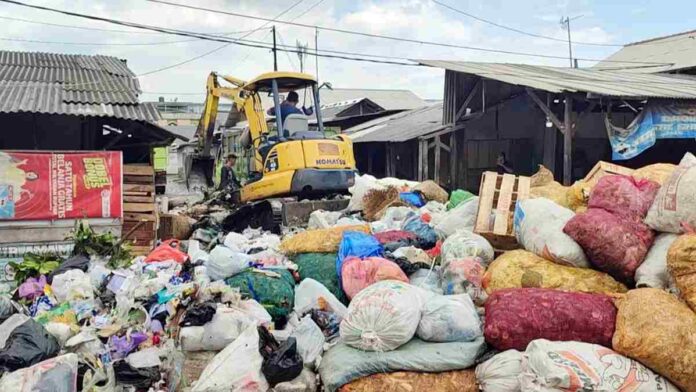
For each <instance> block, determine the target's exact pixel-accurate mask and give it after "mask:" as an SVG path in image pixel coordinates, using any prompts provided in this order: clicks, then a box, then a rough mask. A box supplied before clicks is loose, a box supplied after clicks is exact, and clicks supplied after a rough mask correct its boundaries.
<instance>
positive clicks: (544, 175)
mask: <svg viewBox="0 0 696 392" xmlns="http://www.w3.org/2000/svg"><path fill="white" fill-rule="evenodd" d="M552 182H554V180H553V173H552V172H551V170H549V169H547V168H546V167H545V166H544V165H539V170H538V171H537V172H536V173H534V174H532V176H531V177H529V186H531V187H532V188H533V187H537V186H544V185H548V184H550V183H552ZM559 185H560V184H559Z"/></svg>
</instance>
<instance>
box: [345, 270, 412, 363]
mask: <svg viewBox="0 0 696 392" xmlns="http://www.w3.org/2000/svg"><path fill="white" fill-rule="evenodd" d="M421 307H422V297H421V293H420V290H418V288H417V287H414V286H411V285H410V284H407V283H404V282H400V281H396V280H383V281H380V282H377V283H375V284H373V285H371V286H368V287H367V288H365V289H363V290H362V291H360V292H359V293H358V294H357V295H356V296H355V298H353V300H352V301H351V303H350V306H348V314H347V315H346V317H345V318H344V319H343V321H342V322H341V327H340V333H341V338H342V339H343V341H344V342H345V343H346V344H348V345H349V346H352V347H355V348H358V349H360V350H365V351H391V350H395V349H396V348H398V347H399V346H401V345H403V344H405V343H407V342H408V341H409V340H411V338H413V335H414V334H415V333H416V329H417V328H418V322H419V321H420V317H421Z"/></svg>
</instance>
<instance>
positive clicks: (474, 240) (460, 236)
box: [442, 229, 495, 268]
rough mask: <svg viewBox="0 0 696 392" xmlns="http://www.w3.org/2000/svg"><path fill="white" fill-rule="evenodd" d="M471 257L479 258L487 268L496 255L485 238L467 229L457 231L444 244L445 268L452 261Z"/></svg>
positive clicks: (443, 258) (443, 259)
mask: <svg viewBox="0 0 696 392" xmlns="http://www.w3.org/2000/svg"><path fill="white" fill-rule="evenodd" d="M469 256H474V257H479V258H480V259H481V262H482V263H483V266H484V267H485V266H488V264H490V262H491V261H493V258H494V257H495V253H494V251H493V247H492V246H491V244H489V243H488V241H487V240H486V239H485V238H483V237H481V236H480V235H478V234H476V233H474V232H472V231H469V230H466V229H462V230H457V231H456V232H455V233H454V234H452V235H451V236H449V237H447V239H446V240H445V241H444V242H443V243H442V266H443V268H444V267H446V265H447V263H448V262H450V261H451V260H456V259H462V258H465V257H469Z"/></svg>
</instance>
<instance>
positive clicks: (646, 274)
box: [635, 233, 679, 290]
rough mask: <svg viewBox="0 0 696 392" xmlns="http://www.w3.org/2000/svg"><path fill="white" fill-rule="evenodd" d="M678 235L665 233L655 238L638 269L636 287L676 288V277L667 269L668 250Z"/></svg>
mask: <svg viewBox="0 0 696 392" xmlns="http://www.w3.org/2000/svg"><path fill="white" fill-rule="evenodd" d="M678 237H679V235H677V234H671V233H663V234H660V235H658V236H657V237H656V238H655V242H653V245H652V247H651V248H650V250H648V254H647V255H645V261H643V264H641V265H640V267H638V269H637V270H636V277H635V278H636V287H654V288H657V289H663V290H666V289H671V290H676V287H675V284H674V278H672V275H671V274H670V273H669V270H668V269H667V251H668V250H669V247H670V246H671V245H672V242H674V240H676V239H677V238H678Z"/></svg>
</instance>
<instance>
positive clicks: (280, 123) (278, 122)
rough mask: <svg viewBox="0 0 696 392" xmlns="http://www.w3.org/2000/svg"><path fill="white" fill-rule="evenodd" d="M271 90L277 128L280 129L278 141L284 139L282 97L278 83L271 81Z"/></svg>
mask: <svg viewBox="0 0 696 392" xmlns="http://www.w3.org/2000/svg"><path fill="white" fill-rule="evenodd" d="M271 88H272V89H273V108H274V109H275V118H276V128H277V129H278V139H282V138H283V118H282V117H281V115H280V96H279V93H278V81H277V80H275V79H273V80H271Z"/></svg>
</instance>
